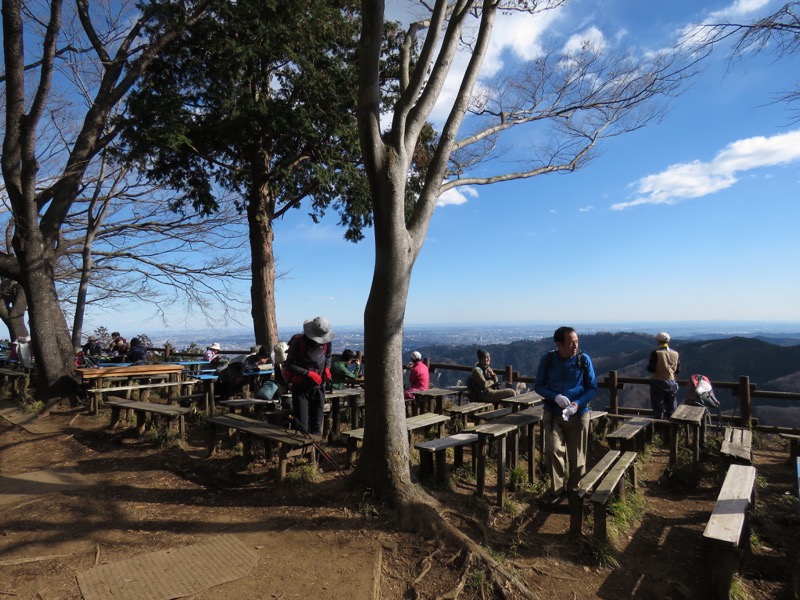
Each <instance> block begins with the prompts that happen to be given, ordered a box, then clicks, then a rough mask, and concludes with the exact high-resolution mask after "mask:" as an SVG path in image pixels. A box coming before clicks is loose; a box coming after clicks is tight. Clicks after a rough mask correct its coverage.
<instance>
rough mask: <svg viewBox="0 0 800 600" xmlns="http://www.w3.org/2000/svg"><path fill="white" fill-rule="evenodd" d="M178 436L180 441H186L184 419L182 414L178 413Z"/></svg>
mask: <svg viewBox="0 0 800 600" xmlns="http://www.w3.org/2000/svg"><path fill="white" fill-rule="evenodd" d="M178 438H179V439H180V440H181V442H185V441H186V419H184V418H183V415H178Z"/></svg>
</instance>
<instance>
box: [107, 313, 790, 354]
mask: <svg viewBox="0 0 800 600" xmlns="http://www.w3.org/2000/svg"><path fill="white" fill-rule="evenodd" d="M562 324H565V325H570V326H572V327H575V329H576V330H577V331H578V333H579V335H588V334H592V333H600V332H608V333H619V332H634V333H645V334H652V335H654V334H655V333H657V332H659V331H663V330H666V331H668V332H669V333H670V335H671V336H672V337H673V338H675V339H711V338H714V337H718V336H743V337H754V336H758V335H761V336H774V337H788V338H797V339H798V343H800V322H798V323H777V322H776V323H764V322H749V321H742V322H719V321H698V322H686V321H682V322H673V323H644V322H640V323H538V324H535V323H481V324H460V325H442V326H431V325H424V324H421V325H420V324H417V325H407V326H406V328H405V336H404V346H407V347H410V346H409V345H414V344H419V345H430V344H444V345H466V344H476V343H479V344H487V345H489V344H505V343H510V342H512V341H518V340H525V339H530V340H538V339H541V338H548V337H550V336H551V335H552V334H553V331H554V330H555V328H556V327H558V326H559V325H562ZM300 331H302V327H297V328H282V327H279V328H278V333H279V335H280V339H281V340H282V341H288V339H289V338H290V337H291V336H292V335H293V334H295V333H299V332H300ZM334 331H335V332H336V337H335V338H334V342H333V346H334V350H335V351H337V352H338V351H341V350H343V349H344V348H346V347H349V348H352V349H354V350H361V349H363V335H364V332H363V328H362V327H359V326H341V327H337V326H336V325H335V324H334ZM142 333H144V334H147V336H148V337H149V338H150V340H151V341H152V342H153V343H154V344H155V345H156V346H161V345H163V344H164V342H166V341H169V342H170V343H171V344H172V345H173V346H175V347H187V346H189V345H190V344H191V343H192V342H194V343H196V344H197V345H198V346H200V347H203V348H204V347H205V346H206V345H208V344H211V343H213V342H219V343H221V344H223V348H226V347H227V348H228V349H247V348H249V347H251V346H252V344H253V341H252V340H253V333H252V331H250V330H247V329H246V328H241V327H236V328H229V329H196V330H153V331H152V332H148V331H135V332H130V333H129V334H128V335H129V336H131V337H132V336H133V335H140V334H142ZM123 335H125V332H123ZM226 343H228V344H229V345H228V346H225V344H226ZM234 344H235V345H234Z"/></svg>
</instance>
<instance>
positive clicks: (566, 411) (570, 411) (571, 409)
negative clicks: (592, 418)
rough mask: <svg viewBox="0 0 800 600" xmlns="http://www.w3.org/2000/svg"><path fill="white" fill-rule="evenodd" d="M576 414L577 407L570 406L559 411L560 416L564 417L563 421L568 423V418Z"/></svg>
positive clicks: (575, 405)
mask: <svg viewBox="0 0 800 600" xmlns="http://www.w3.org/2000/svg"><path fill="white" fill-rule="evenodd" d="M576 412H578V405H577V404H570V405H569V406H568V407H567V408H565V409H564V410H562V411H561V416H562V417H564V420H565V421H569V418H570V417H571V416H572V415H574V414H575V413H576Z"/></svg>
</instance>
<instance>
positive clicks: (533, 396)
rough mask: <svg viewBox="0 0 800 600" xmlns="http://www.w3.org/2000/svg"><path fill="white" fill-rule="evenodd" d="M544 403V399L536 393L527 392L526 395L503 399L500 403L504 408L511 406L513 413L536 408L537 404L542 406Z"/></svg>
mask: <svg viewBox="0 0 800 600" xmlns="http://www.w3.org/2000/svg"><path fill="white" fill-rule="evenodd" d="M543 402H544V398H542V396H540V395H539V394H537V393H536V392H525V393H524V394H520V395H519V396H514V397H513V398H503V400H501V401H500V403H501V404H502V405H503V406H510V407H511V411H512V412H517V411H518V410H520V409H521V408H528V407H531V406H535V405H536V404H542V403H543Z"/></svg>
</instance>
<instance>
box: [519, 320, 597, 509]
mask: <svg viewBox="0 0 800 600" xmlns="http://www.w3.org/2000/svg"><path fill="white" fill-rule="evenodd" d="M553 341H554V342H555V343H556V349H555V350H551V351H550V352H548V353H547V354H545V355H544V356H542V358H541V360H540V361H539V368H538V369H537V371H536V383H535V384H534V388H533V389H534V390H535V391H536V393H537V394H539V395H540V396H542V398H544V415H543V417H542V427H543V428H544V429H543V430H544V455H545V458H546V462H547V468H548V470H549V473H550V498H549V501H550V502H551V503H556V502H559V501H560V500H561V499H563V497H564V495H565V492H566V491H570V492H572V490H574V489H575V486H577V485H578V482H579V481H580V480H581V477H583V475H584V473H585V472H586V449H587V447H588V444H589V403H590V402H591V401H592V399H594V397H595V396H596V395H597V379H596V377H595V374H594V367H593V366H592V361H591V359H590V358H589V355H587V354H586V353H585V352H583V350H578V334H577V333H576V332H575V330H574V329H573V328H572V327H559V328H558V329H556V331H555V333H554V334H553ZM565 459H566V460H565ZM566 461H569V474H568V475H567V481H566V487H565V485H564V484H565V481H564V477H565V475H566V464H565V463H566Z"/></svg>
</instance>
